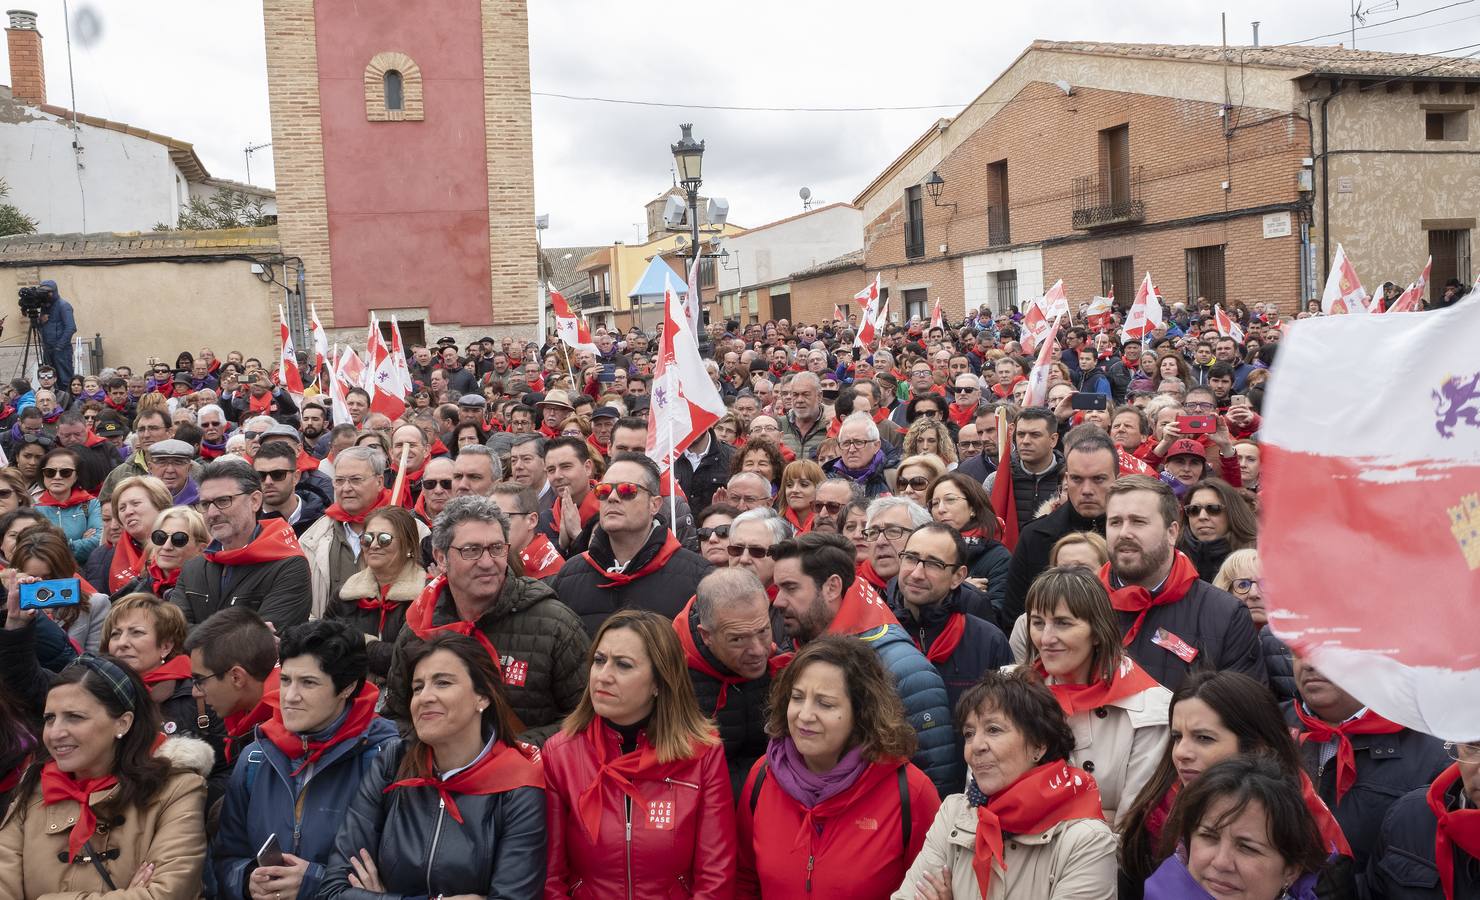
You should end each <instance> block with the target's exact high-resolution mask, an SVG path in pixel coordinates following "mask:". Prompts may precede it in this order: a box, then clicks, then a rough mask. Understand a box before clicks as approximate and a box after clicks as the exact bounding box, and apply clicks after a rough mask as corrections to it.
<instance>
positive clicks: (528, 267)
mask: <svg viewBox="0 0 1480 900" xmlns="http://www.w3.org/2000/svg"><path fill="white" fill-rule="evenodd" d="M262 7H263V17H264V21H265V25H266V35H267V75H268V99H269V105H270V108H271V113H272V141H273V158H274V162H275V166H276V170H277V201H278V223H279V224H278V230H279V235H280V237H281V239H282V245H283V252H284V253H285V254H286V255H288V256H298V257H300V258H302V260H303V266H304V270H305V276H306V282H307V284H306V287H307V290H306V297H307V300H308V301H310V302H312V303H313V304H315V305H316V306H317V308H318V312H319V315H320V317H321V318H322V319H324V323H325V325H326V326H328V327H329V328H330V329H331V331H333V332H335V333H336V336H345V337H348V336H350V335H354V334H358V335H363V330H364V328H365V326H366V324H367V323H368V321H369V314H370V312H371V311H372V310H373V311H375V312H376V313H377V314H379V315H380V317H381V318H382V319H388V318H389V314H390V313H396V314H397V315H398V316H399V317H400V320H401V322H402V327H403V331H407V332H408V333H407V334H406V338H407V340H408V341H411V340H414V338H413V335H415V334H417V333H418V331H422V330H423V329H424V332H423V333H425V334H426V335H427V336H428V337H430V338H432V339H435V338H436V337H438V336H441V335H444V334H452V335H455V336H457V337H458V338H459V341H460V342H463V341H466V340H467V339H469V338H476V337H479V336H482V335H484V334H488V333H490V332H494V331H495V330H497V333H498V334H499V335H500V336H501V335H503V334H509V333H511V332H512V333H513V334H515V335H516V336H526V335H532V334H533V332H534V329H535V323H536V321H537V317H538V312H537V303H538V299H537V283H536V271H537V270H536V243H535V233H534V165H533V161H532V140H531V137H530V118H531V116H530V102H529V27H528V16H527V11H526V7H525V0H438V2H437V3H433V4H427V3H407V2H405V0H263V4H262ZM418 321H420V322H421V323H422V329H418V328H417V326H416V324H415V323H416V322H418ZM352 340H353V339H352ZM356 343H358V342H356Z"/></svg>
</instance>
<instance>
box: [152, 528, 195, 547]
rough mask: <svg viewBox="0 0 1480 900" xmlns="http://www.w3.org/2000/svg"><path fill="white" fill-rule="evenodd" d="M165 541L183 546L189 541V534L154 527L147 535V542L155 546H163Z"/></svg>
mask: <svg viewBox="0 0 1480 900" xmlns="http://www.w3.org/2000/svg"><path fill="white" fill-rule="evenodd" d="M166 541H168V542H169V543H171V544H173V545H174V546H176V547H183V546H185V545H186V544H188V543H190V535H188V534H186V533H185V532H183V531H176V532H168V531H165V530H164V529H163V528H160V529H156V530H155V531H154V533H153V534H151V535H149V542H150V543H152V544H153V545H154V546H156V547H163V546H164V545H165V542H166Z"/></svg>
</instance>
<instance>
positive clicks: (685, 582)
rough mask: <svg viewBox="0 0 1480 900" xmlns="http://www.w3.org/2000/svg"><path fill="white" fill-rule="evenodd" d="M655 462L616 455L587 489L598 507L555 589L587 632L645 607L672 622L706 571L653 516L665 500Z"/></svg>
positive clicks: (706, 565) (705, 564)
mask: <svg viewBox="0 0 1480 900" xmlns="http://www.w3.org/2000/svg"><path fill="white" fill-rule="evenodd" d="M658 481H659V478H658V467H657V464H655V463H654V462H653V461H652V460H651V459H649V458H648V457H647V456H645V455H643V454H638V453H619V454H617V455H616V456H615V457H613V459H612V462H611V465H610V466H608V467H607V470H606V475H605V476H604V477H603V478H602V480H601V482H600V483H599V484H597V485H596V486H595V487H594V488H593V489H592V491H591V495H592V496H593V497H594V498H595V499H596V502H597V503H598V504H599V506H600V509H599V511H598V522H597V524H596V526H595V528H594V529H593V530H592V533H591V545H590V549H588V550H587V551H586V552H585V553H582V554H580V555H578V556H572V557H571V558H570V559H569V560H567V561H566V563H565V566H564V567H562V568H561V570H560V574H559V575H556V576H555V582H554V586H555V592H556V593H557V594H559V596H560V599H561V600H563V601H564V602H565V604H566V605H567V606H569V607H570V608H571V609H572V610H574V611H575V612H576V614H577V615H579V616H580V617H581V623H582V624H583V625H585V627H586V631H587V632H588V633H589V634H593V635H594V634H595V633H596V630H597V629H598V628H600V627H601V623H602V622H605V621H606V619H607V617H608V616H610V615H611V614H612V613H614V612H617V611H618V610H623V609H647V610H651V611H653V612H656V613H660V614H662V615H664V616H667V617H668V618H670V619H672V618H673V617H675V616H676V615H678V613H679V611H681V610H682V609H683V607H684V604H685V603H687V602H688V599H689V598H690V597H692V596H693V595H694V588H695V586H696V585H698V583H699V579H701V578H703V577H704V576H705V575H706V574H708V573H709V571H710V568H711V567H710V565H709V563H708V562H707V561H706V560H705V559H704V557H702V556H700V555H699V554H697V553H695V552H694V551H692V550H689V549H687V548H685V547H683V546H682V545H681V544H680V543H679V540H678V538H677V537H675V536H674V534H673V532H672V531H670V530H669V529H668V528H667V527H666V526H664V525H663V523H662V522H661V521H660V520H659V519H658V509H659V507H660V506H662V505H663V504H664V503H665V502H667V501H665V500H664V499H663V495H662V493H661V492H660V488H659V483H658Z"/></svg>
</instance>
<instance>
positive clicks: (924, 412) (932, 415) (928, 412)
mask: <svg viewBox="0 0 1480 900" xmlns="http://www.w3.org/2000/svg"><path fill="white" fill-rule="evenodd" d="M915 415H916V416H924V417H925V418H927V419H938V418H940V410H938V409H917V410H915Z"/></svg>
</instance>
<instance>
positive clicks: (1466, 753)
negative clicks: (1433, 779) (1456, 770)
mask: <svg viewBox="0 0 1480 900" xmlns="http://www.w3.org/2000/svg"><path fill="white" fill-rule="evenodd" d="M1444 752H1445V753H1448V754H1449V758H1450V759H1452V760H1454V761H1455V762H1462V763H1472V762H1480V743H1476V742H1474V741H1470V742H1463V741H1449V742H1448V743H1446V744H1445V745H1444Z"/></svg>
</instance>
